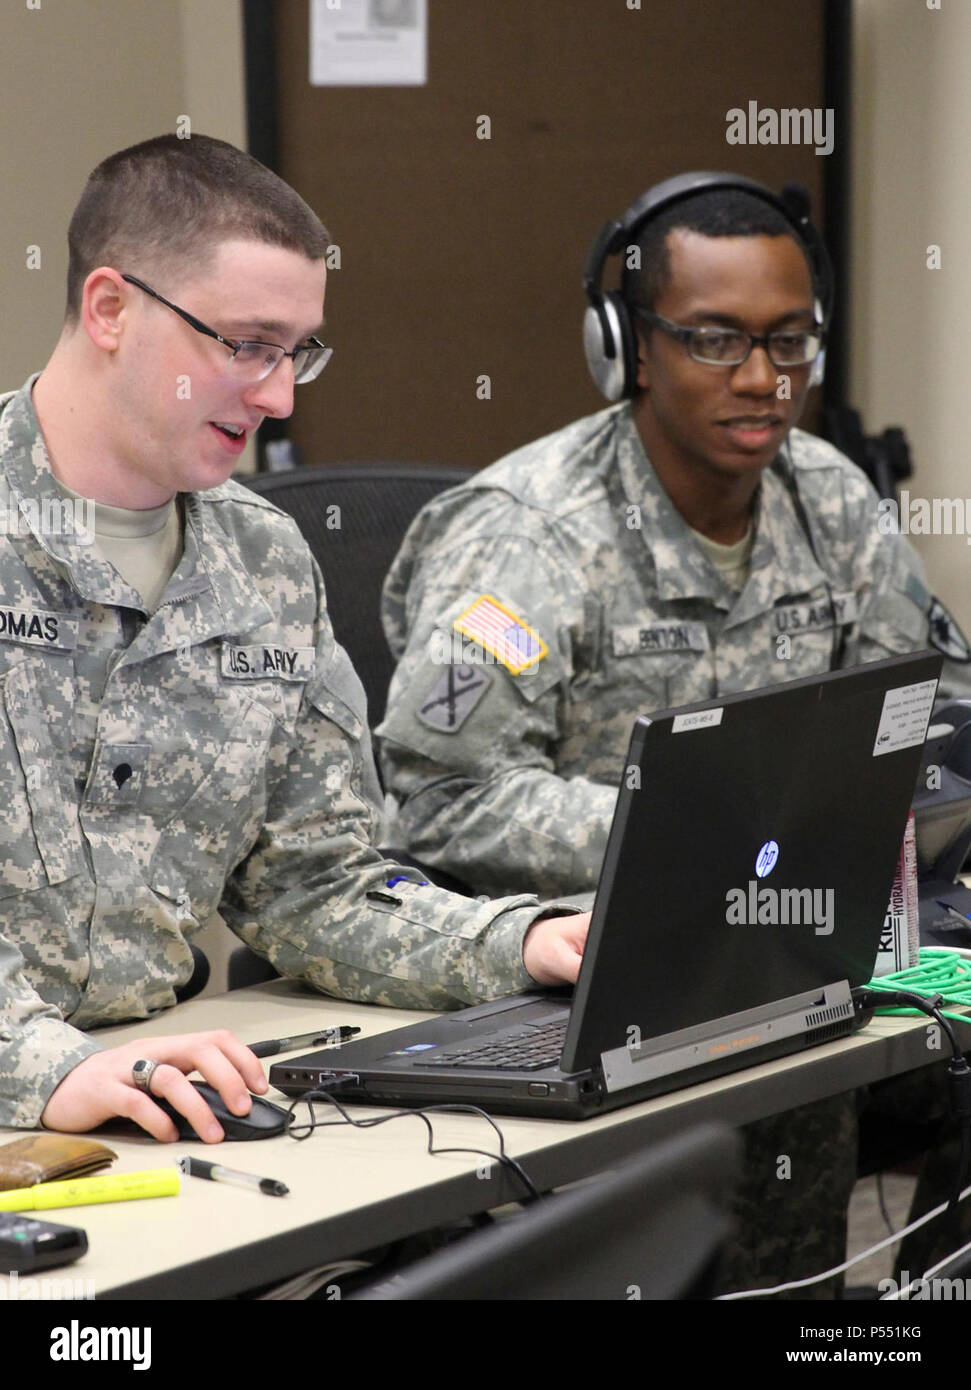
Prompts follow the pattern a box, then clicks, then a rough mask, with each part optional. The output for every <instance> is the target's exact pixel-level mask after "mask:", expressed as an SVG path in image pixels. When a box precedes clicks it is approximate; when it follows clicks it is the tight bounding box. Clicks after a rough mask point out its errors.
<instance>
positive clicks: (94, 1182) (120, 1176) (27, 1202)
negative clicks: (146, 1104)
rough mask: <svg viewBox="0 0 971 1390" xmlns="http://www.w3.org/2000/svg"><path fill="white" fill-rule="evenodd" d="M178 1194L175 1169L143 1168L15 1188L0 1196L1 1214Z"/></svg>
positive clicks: (177, 1176) (177, 1175) (177, 1177)
mask: <svg viewBox="0 0 971 1390" xmlns="http://www.w3.org/2000/svg"><path fill="white" fill-rule="evenodd" d="M178 1191H179V1170H178V1168H146V1169H144V1170H143V1171H142V1172H140V1173H104V1174H102V1175H101V1176H100V1177H96V1178H73V1179H70V1180H69V1181H67V1182H39V1183H36V1184H35V1185H34V1186H33V1187H14V1188H11V1189H10V1190H9V1191H7V1192H0V1211H49V1210H51V1209H53V1208H54V1207H84V1206H90V1205H91V1204H93V1203H95V1202H131V1201H134V1200H135V1199H136V1198H138V1197H174V1196H176V1195H177V1194H178Z"/></svg>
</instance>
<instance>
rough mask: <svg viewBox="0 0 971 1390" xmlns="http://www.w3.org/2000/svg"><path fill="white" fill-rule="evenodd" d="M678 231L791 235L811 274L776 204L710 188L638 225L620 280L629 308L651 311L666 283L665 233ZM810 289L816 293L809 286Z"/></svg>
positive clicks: (735, 191) (738, 191)
mask: <svg viewBox="0 0 971 1390" xmlns="http://www.w3.org/2000/svg"><path fill="white" fill-rule="evenodd" d="M682 229H683V230H684V231H689V232H700V233H701V235H702V236H710V237H730V236H788V237H791V238H792V240H793V241H794V242H795V243H796V245H797V246H798V247H799V248H800V249H801V250H802V252H803V255H805V256H806V264H807V265H808V266H809V274H810V278H812V273H813V272H812V265H811V264H810V261H809V256H808V255H807V254H806V248H805V247H804V246H803V244H802V242H801V241H800V239H799V236H798V234H797V233H796V230H795V228H794V227H793V225H792V223H791V222H789V221H788V220H787V219H786V218H785V217H784V216H783V214H782V213H781V212H779V211H778V209H777V208H774V207H773V206H772V204H771V203H768V202H766V201H765V199H763V198H760V197H758V195H757V194H753V193H746V192H745V191H744V190H743V189H740V188H714V189H708V190H706V191H704V192H701V193H695V194H692V195H691V196H690V197H688V198H681V199H679V200H678V202H676V203H672V204H671V205H670V207H667V208H664V209H662V211H661V212H659V213H658V214H657V216H656V217H652V218H650V219H649V220H648V221H647V222H645V223H644V226H643V227H642V228H641V231H640V232H639V234H638V236H637V239H636V245H637V246H638V247H640V253H641V266H640V270H630V269H628V268H627V267H626V266H625V268H624V272H623V278H622V280H621V292H622V294H623V297H624V299H625V301H626V302H627V304H628V305H629V306H630V307H631V308H634V307H635V306H639V307H640V308H642V309H649V310H653V309H654V306H655V304H656V303H657V301H658V299H659V298H660V296H661V294H662V293H663V292H664V290H665V288H666V287H667V286H668V284H669V283H670V281H671V255H670V248H669V247H668V241H667V238H668V233H669V232H673V231H680V230H682ZM813 292H814V293H816V294H818V288H817V287H816V285H815V284H814V285H813Z"/></svg>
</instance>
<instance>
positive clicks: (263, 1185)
mask: <svg viewBox="0 0 971 1390" xmlns="http://www.w3.org/2000/svg"><path fill="white" fill-rule="evenodd" d="M178 1167H179V1168H180V1169H181V1171H182V1172H183V1173H185V1175H186V1177H188V1178H208V1179H209V1181H210V1182H232V1183H235V1184H236V1185H237V1186H238V1187H252V1188H254V1189H255V1190H256V1191H257V1192H264V1193H265V1194H266V1195H267V1197H285V1196H286V1195H287V1193H288V1192H289V1191H290V1189H289V1187H287V1185H286V1183H283V1182H277V1180H276V1178H258V1177H257V1176H256V1175H255V1173H240V1172H238V1171H237V1170H236V1169H235V1168H224V1167H223V1165H222V1164H221V1163H210V1162H209V1161H208V1159H205V1158H180V1159H179V1161H178Z"/></svg>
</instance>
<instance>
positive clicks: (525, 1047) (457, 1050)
mask: <svg viewBox="0 0 971 1390" xmlns="http://www.w3.org/2000/svg"><path fill="white" fill-rule="evenodd" d="M568 1022H569V1017H568V1016H565V1017H563V1018H557V1019H554V1020H553V1021H552V1022H551V1023H536V1024H526V1025H524V1026H523V1027H520V1028H510V1029H509V1030H508V1031H506V1032H503V1033H493V1034H492V1035H491V1036H490V1037H489V1039H488V1040H487V1041H486V1042H484V1043H481V1044H479V1045H478V1046H475V1045H474V1044H473V1043H472V1042H471V1041H469V1042H465V1043H452V1044H451V1045H450V1046H448V1047H440V1048H437V1049H436V1051H435V1055H434V1057H422V1058H421V1061H420V1065H421V1066H423V1067H484V1068H486V1069H488V1070H490V1071H538V1070H539V1068H540V1067H552V1066H555V1065H556V1063H557V1062H558V1061H559V1060H560V1054H561V1053H562V1051H563V1039H564V1038H565V1037H566V1025H567V1023H568Z"/></svg>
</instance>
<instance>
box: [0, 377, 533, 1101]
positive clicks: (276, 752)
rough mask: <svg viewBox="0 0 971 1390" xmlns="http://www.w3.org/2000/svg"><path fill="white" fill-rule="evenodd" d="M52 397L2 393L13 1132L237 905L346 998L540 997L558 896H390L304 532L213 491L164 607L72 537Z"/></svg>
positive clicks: (431, 1003)
mask: <svg viewBox="0 0 971 1390" xmlns="http://www.w3.org/2000/svg"><path fill="white" fill-rule="evenodd" d="M30 385H31V383H30V382H28V384H27V386H25V387H24V388H23V389H22V390H21V391H20V392H17V393H11V394H8V395H6V396H2V397H0V464H2V470H3V474H2V477H0V522H2V524H0V774H2V786H3V793H2V797H0V1124H2V1125H15V1126H31V1125H36V1124H37V1123H38V1122H39V1118H40V1115H41V1112H42V1110H43V1107H44V1105H45V1104H46V1101H47V1097H48V1096H49V1095H50V1093H51V1091H52V1090H53V1089H54V1087H55V1086H56V1085H57V1083H58V1082H59V1081H60V1079H61V1078H62V1077H63V1076H64V1075H66V1073H67V1072H68V1071H69V1070H70V1069H71V1068H72V1067H73V1066H75V1065H76V1064H77V1063H78V1062H79V1061H81V1060H82V1059H83V1058H84V1057H86V1056H87V1055H88V1054H89V1053H91V1052H93V1051H95V1050H96V1049H97V1046H98V1045H97V1043H96V1042H95V1041H94V1040H92V1039H91V1038H89V1037H87V1036H85V1034H84V1033H83V1032H82V1031H80V1030H83V1029H87V1028H89V1027H91V1026H92V1025H95V1024H104V1023H109V1022H117V1021H121V1020H125V1019H136V1018H144V1017H146V1016H147V1015H149V1014H151V1013H152V1012H154V1011H155V1010H158V1009H164V1008H165V1007H166V1006H168V1005H170V1004H172V1003H174V1001H175V994H174V990H175V989H176V987H177V986H178V985H180V984H182V983H184V982H185V981H186V980H187V979H188V978H189V975H190V974H191V971H192V956H191V952H190V950H189V944H188V943H189V941H190V940H191V938H192V936H193V934H194V933H196V932H197V931H198V930H200V928H201V927H202V926H203V925H204V924H205V923H206V921H207V920H208V919H209V918H210V916H211V915H212V913H213V912H214V910H215V909H217V908H218V909H219V911H220V912H221V913H222V915H223V917H224V918H225V920H226V921H227V923H228V924H229V926H230V927H231V928H232V930H233V931H235V932H236V933H237V934H238V935H239V936H240V937H241V938H242V939H243V940H244V941H245V942H247V943H248V944H249V945H250V946H252V947H253V948H254V949H256V950H257V951H259V952H260V953H261V954H263V955H265V956H266V957H267V958H268V959H269V960H270V961H271V962H272V963H273V965H274V966H276V968H277V969H278V970H279V971H280V972H281V973H282V974H284V975H292V976H302V977H303V978H305V979H307V980H308V981H310V982H311V983H313V984H314V985H316V986H317V987H319V988H320V989H321V990H324V991H326V992H328V993H330V994H335V995H339V996H342V997H348V998H354V999H361V1000H367V1001H370V1002H375V1003H382V1004H391V1005H397V1006H399V1007H405V1008H449V1007H454V1006H456V1005H457V1004H459V1003H469V1002H474V1001H476V1000H479V999H485V998H491V997H494V996H497V995H500V994H503V993H507V992H513V991H515V990H519V989H523V988H527V987H528V986H529V984H530V983H531V981H530V977H529V976H528V974H527V973H526V970H525V968H524V966H523V963H522V940H523V936H524V934H525V931H526V929H527V927H528V926H529V924H530V923H532V922H533V921H535V920H536V918H537V917H538V916H540V915H542V914H541V913H540V912H539V910H538V908H537V904H536V899H535V898H533V897H529V896H523V897H518V898H507V899H505V900H504V901H501V902H494V903H483V902H474V901H469V900H468V899H465V898H458V897H455V896H453V895H451V894H448V893H445V892H443V891H441V890H440V889H438V888H435V887H432V886H423V885H422V883H421V881H420V880H421V875H420V874H418V873H416V872H415V871H414V870H405V871H403V872H404V874H405V879H404V880H403V881H400V882H394V883H393V886H390V887H389V886H388V880H389V879H391V880H393V879H394V878H395V875H396V873H400V872H402V871H400V870H396V869H395V866H393V865H391V864H389V863H388V862H386V861H385V859H384V858H383V856H382V855H381V854H380V853H379V852H378V851H377V850H376V849H375V848H374V844H375V841H376V836H377V834H378V827H379V826H380V823H381V810H380V805H381V800H380V791H379V787H378V783H377V777H376V773H375V769H374V761H373V756H372V752H371V745H370V738H369V734H368V729H367V724H366V718H365V702H364V694H363V691H362V688H361V685H360V682H359V681H358V679H357V677H356V676H355V674H354V671H353V669H352V667H351V664H350V662H349V660H348V658H347V656H346V655H345V653H344V651H343V650H342V649H341V648H340V647H339V646H337V644H336V643H335V641H334V637H333V633H332V630H331V626H330V623H329V621H328V618H327V614H326V611H325V608H324V599H323V591H322V582H321V578H320V573H319V570H318V569H317V566H316V564H315V563H314V561H313V559H312V558H311V555H310V553H309V551H308V549H307V546H306V544H305V543H304V541H303V540H302V538H301V537H300V534H299V532H298V531H297V528H296V526H295V524H294V523H293V522H292V521H291V520H290V519H289V517H287V516H285V515H284V514H283V513H282V512H280V511H279V510H278V509H277V508H276V507H274V506H273V505H272V504H270V503H268V502H267V501H265V500H264V499H262V498H260V497H257V496H256V495H255V494H253V493H251V492H249V491H248V490H247V489H246V488H243V487H241V486H239V485H238V484H236V483H232V482H228V483H226V484H224V485H223V486H221V487H217V488H214V489H213V490H212V491H211V492H206V493H199V494H188V495H187V496H185V498H184V505H185V549H184V554H183V557H182V560H181V562H180V564H179V565H178V567H177V569H176V571H175V573H174V574H173V575H172V578H171V579H170V580H169V583H168V586H167V588H166V590H165V593H164V595H163V597H162V600H161V602H160V604H159V606H158V608H157V610H156V612H155V613H153V614H152V615H151V616H148V615H146V614H145V613H144V612H143V611H142V610H141V600H140V598H139V596H138V595H137V594H136V593H135V592H134V590H132V589H130V588H128V587H127V586H126V584H125V582H124V581H123V580H122V578H121V576H120V575H119V574H118V573H117V571H116V570H115V569H114V568H113V567H112V566H111V565H110V564H108V563H107V562H106V561H104V560H101V559H100V558H99V557H98V555H97V553H96V552H95V551H93V550H92V548H91V546H90V545H89V544H87V545H86V544H84V540H85V536H84V534H83V531H79V530H78V529H77V527H76V526H75V527H74V529H73V530H72V523H73V522H74V521H75V520H76V518H75V517H74V515H73V513H72V514H70V515H68V514H67V513H66V511H65V507H66V506H67V505H70V504H65V503H64V501H63V500H62V499H61V497H60V494H59V493H58V491H57V489H56V487H55V484H54V481H53V477H52V475H51V471H50V463H49V460H48V458H47V454H46V450H45V449H44V445H43V441H42V439H41V436H40V433H39V430H38V427H37V421H36V417H35V416H34V412H33V408H32V404H31V399H30V394H29V387H30ZM81 522H82V526H83V518H81ZM375 891H377V892H379V893H380V897H379V898H377V899H374V898H372V897H370V896H369V894H370V893H373V892H375Z"/></svg>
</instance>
